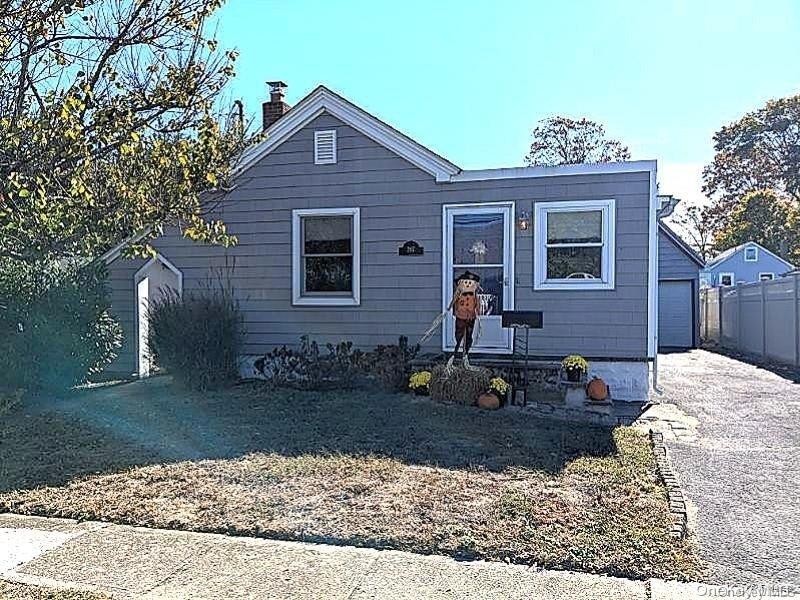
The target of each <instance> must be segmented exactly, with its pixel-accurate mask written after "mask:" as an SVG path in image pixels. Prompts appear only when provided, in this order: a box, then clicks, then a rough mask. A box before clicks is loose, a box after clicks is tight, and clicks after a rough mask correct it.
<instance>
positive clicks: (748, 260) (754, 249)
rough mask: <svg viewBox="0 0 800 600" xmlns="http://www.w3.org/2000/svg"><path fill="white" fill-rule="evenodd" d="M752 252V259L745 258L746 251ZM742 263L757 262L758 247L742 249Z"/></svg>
mask: <svg viewBox="0 0 800 600" xmlns="http://www.w3.org/2000/svg"><path fill="white" fill-rule="evenodd" d="M748 250H752V251H753V253H754V254H753V258H747V251H748ZM744 262H758V247H757V246H747V247H745V249H744Z"/></svg>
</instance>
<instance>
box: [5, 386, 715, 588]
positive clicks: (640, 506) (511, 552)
mask: <svg viewBox="0 0 800 600" xmlns="http://www.w3.org/2000/svg"><path fill="white" fill-rule="evenodd" d="M42 406H43V405H42V403H40V404H39V405H37V408H36V409H35V410H34V409H32V408H29V409H28V410H27V411H26V410H25V409H24V408H18V409H17V410H16V411H15V412H13V413H12V414H11V415H10V419H9V420H8V425H9V426H8V427H7V429H6V433H5V438H4V439H3V444H2V448H0V451H3V452H8V451H9V450H10V449H12V450H13V451H12V452H11V454H10V456H9V455H6V458H7V460H6V471H5V475H6V481H5V482H2V485H0V510H8V511H12V512H17V513H23V514H36V515H50V516H59V517H69V518H77V519H99V520H106V521H113V522H118V523H128V524H133V525H141V526H148V527H162V528H175V529H185V530H193V531H210V532H222V533H228V534H233V535H255V536H263V537H270V538H278V539H291V540H305V541H318V542H325V543H333V544H349V545H357V546H368V547H375V548H392V549H398V550H408V551H413V552H419V553H425V554H429V553H436V554H445V555H450V556H454V557H458V558H469V559H489V560H505V561H509V562H515V563H524V564H532V565H537V566H541V567H546V568H558V569H574V570H582V571H590V572H599V573H608V574H611V575H618V576H625V577H634V578H648V577H661V578H679V579H697V578H698V577H701V575H702V568H701V565H700V562H699V560H698V559H697V556H696V553H695V549H694V546H693V543H692V541H691V540H678V541H676V540H674V539H671V538H670V536H669V527H670V517H669V511H668V504H667V496H666V491H665V488H664V487H663V485H661V484H660V482H659V479H658V476H657V473H656V465H655V461H654V458H653V454H652V452H651V449H650V447H649V443H648V440H647V438H646V436H645V435H643V434H642V433H640V432H639V431H637V430H634V429H632V428H625V427H620V428H616V429H613V430H612V429H603V428H595V427H589V426H586V425H573V424H566V423H557V422H553V421H547V420H538V419H536V418H531V417H530V416H526V415H524V414H521V413H520V412H518V411H513V410H501V411H497V412H484V411H480V410H478V409H475V408H473V407H466V406H455V405H439V404H435V403H432V402H431V401H430V400H429V399H427V398H422V399H418V398H415V397H412V396H408V395H400V394H381V393H366V392H349V393H313V392H297V391H281V390H278V391H275V390H269V389H267V388H264V387H262V386H258V385H254V386H244V387H239V388H236V389H233V390H227V391H223V392H217V393H207V394H190V393H188V392H182V391H177V390H175V389H173V388H172V387H171V386H170V385H168V381H167V380H161V381H160V382H147V383H135V384H130V385H127V386H121V387H119V388H110V389H107V390H103V389H100V390H92V391H91V392H85V393H83V394H81V395H79V396H77V397H75V398H72V399H70V400H69V401H66V402H65V403H64V404H63V405H61V406H60V407H59V410H58V411H55V410H52V409H46V408H45V409H43V408H42ZM45 406H46V404H45Z"/></svg>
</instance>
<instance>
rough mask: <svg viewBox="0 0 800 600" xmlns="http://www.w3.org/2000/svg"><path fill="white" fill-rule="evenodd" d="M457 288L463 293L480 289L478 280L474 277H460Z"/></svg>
mask: <svg viewBox="0 0 800 600" xmlns="http://www.w3.org/2000/svg"><path fill="white" fill-rule="evenodd" d="M456 288H457V289H458V290H459V291H460V292H461V293H462V294H463V293H465V292H475V291H476V290H477V289H478V282H477V281H475V280H474V279H459V280H458V283H457V284H456Z"/></svg>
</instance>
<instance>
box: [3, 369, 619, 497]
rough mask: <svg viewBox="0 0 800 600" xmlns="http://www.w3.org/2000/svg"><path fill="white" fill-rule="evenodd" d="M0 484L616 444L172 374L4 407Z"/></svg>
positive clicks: (511, 421) (531, 424)
mask: <svg viewBox="0 0 800 600" xmlns="http://www.w3.org/2000/svg"><path fill="white" fill-rule="evenodd" d="M0 427H2V428H3V429H4V431H3V432H2V433H0V435H2V437H1V438H0V492H3V491H9V490H13V489H23V488H32V487H37V486H41V485H50V486H58V485H62V484H64V483H66V482H67V481H69V480H71V479H73V478H75V477H77V476H81V475H89V474H95V473H109V472H116V471H120V470H123V469H126V468H129V467H133V466H141V465H146V464H155V463H163V462H175V461H180V460H199V459H215V458H233V457H238V456H241V455H243V454H248V453H251V452H265V453H277V454H281V455H284V456H298V455H302V454H328V453H341V454H356V455H363V454H375V455H378V456H388V457H392V458H396V459H398V460H401V461H403V462H405V463H408V464H420V465H429V466H442V467H449V468H479V469H480V468H482V469H487V470H491V471H501V470H503V469H505V468H507V467H520V468H525V469H532V470H539V471H544V472H548V473H557V472H559V471H560V470H561V469H562V468H563V467H564V465H565V464H566V463H567V462H569V461H572V460H574V459H575V458H578V457H580V456H604V455H608V454H613V453H614V452H615V451H616V448H615V445H614V441H613V438H612V431H611V429H607V428H598V427H590V426H588V425H583V424H575V425H572V424H565V423H559V422H556V421H547V420H541V419H538V418H536V417H533V416H531V415H526V414H522V413H520V412H519V411H516V410H500V411H497V412H485V411H481V410H479V409H476V408H472V407H463V406H447V405H440V404H436V403H433V402H431V401H430V400H429V399H427V398H416V397H413V396H408V395H403V394H385V393H382V392H378V391H376V392H364V391H356V392H328V393H316V392H300V391H291V390H281V391H269V390H267V389H266V388H264V387H261V386H256V385H243V386H239V387H237V388H234V389H232V390H225V391H221V392H215V393H207V394H193V393H190V392H185V391H182V390H178V389H176V388H174V387H172V386H171V385H170V382H169V379H168V378H166V377H159V378H154V379H151V380H148V381H144V382H135V383H130V384H126V385H121V386H113V387H111V386H110V387H101V388H95V389H91V390H83V391H80V392H75V393H73V394H70V395H66V396H64V397H62V398H39V399H36V400H33V401H30V402H28V403H26V404H23V405H22V406H18V407H17V408H16V409H15V410H14V411H12V412H11V413H10V414H9V415H7V416H6V419H5V423H4V424H3V426H0Z"/></svg>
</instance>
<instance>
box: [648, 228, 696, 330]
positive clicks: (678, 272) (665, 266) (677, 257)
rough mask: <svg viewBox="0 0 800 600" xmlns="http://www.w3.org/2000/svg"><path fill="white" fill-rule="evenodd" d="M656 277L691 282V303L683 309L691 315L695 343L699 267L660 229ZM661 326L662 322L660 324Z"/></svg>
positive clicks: (660, 279)
mask: <svg viewBox="0 0 800 600" xmlns="http://www.w3.org/2000/svg"><path fill="white" fill-rule="evenodd" d="M658 279H659V281H662V280H673V281H675V280H682V281H691V282H692V284H691V285H692V303H691V304H690V305H688V306H686V307H684V310H685V311H687V312H689V313H691V315H692V323H693V330H694V331H693V334H692V341H693V345H696V344H697V340H698V339H699V331H700V292H699V289H700V267H699V266H698V264H697V263H696V262H694V261H693V260H692V259H691V258H689V257H688V256H687V255H686V252H684V251H683V250H681V248H680V247H679V246H678V245H677V244H675V242H673V241H672V240H671V239H670V238H669V236H667V234H665V233H664V232H663V231H661V230H660V229H659V231H658ZM662 314H664V311H662ZM663 326H664V324H662V327H663Z"/></svg>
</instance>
